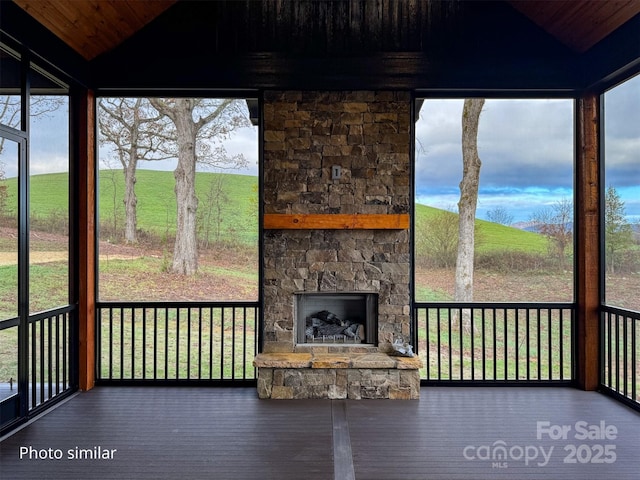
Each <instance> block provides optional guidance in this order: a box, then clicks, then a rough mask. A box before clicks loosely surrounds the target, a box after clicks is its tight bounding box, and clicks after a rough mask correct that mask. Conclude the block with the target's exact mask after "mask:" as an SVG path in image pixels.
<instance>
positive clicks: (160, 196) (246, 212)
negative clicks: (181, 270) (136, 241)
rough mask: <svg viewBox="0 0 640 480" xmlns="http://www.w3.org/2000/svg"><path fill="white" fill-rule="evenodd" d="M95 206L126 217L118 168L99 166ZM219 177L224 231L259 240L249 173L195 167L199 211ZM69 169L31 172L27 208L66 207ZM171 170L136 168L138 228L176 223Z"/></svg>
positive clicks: (12, 187)
mask: <svg viewBox="0 0 640 480" xmlns="http://www.w3.org/2000/svg"><path fill="white" fill-rule="evenodd" d="M99 175H100V181H99V208H100V220H101V223H102V224H109V225H110V224H112V223H113V221H114V212H115V218H116V219H117V221H118V225H120V226H121V225H122V221H123V218H124V205H123V203H122V199H123V196H124V175H123V174H122V172H121V171H119V170H101V171H100V174H99ZM217 178H221V179H222V185H223V187H222V190H223V192H224V195H225V197H226V201H224V202H221V218H222V228H221V230H222V234H223V236H225V237H227V238H231V239H233V240H234V241H236V242H242V243H254V244H255V243H256V242H257V223H258V221H257V211H258V210H257V208H258V207H257V197H258V193H257V184H258V179H257V178H256V177H253V176H249V175H236V174H220V173H208V172H199V173H197V176H196V192H197V195H198V198H199V199H200V204H199V211H200V212H201V213H203V212H204V211H205V209H206V208H207V200H206V199H207V192H208V191H209V189H210V185H211V182H212V181H214V180H215V179H217ZM67 182H68V174H66V173H52V174H45V175H34V176H32V177H31V212H32V215H35V216H37V217H40V218H44V217H48V216H51V215H58V214H60V213H61V212H64V211H65V210H66V204H67V197H68V188H67ZM174 182H175V181H174V178H173V172H164V171H156V170H138V172H137V182H136V195H137V197H138V228H139V229H141V230H144V231H147V232H151V233H153V234H155V235H164V234H165V233H167V232H168V233H169V234H172V233H173V232H174V231H175V224H176V200H175V193H174ZM7 185H8V187H9V195H10V199H9V205H15V195H16V188H17V187H16V179H15V178H11V179H8V180H7Z"/></svg>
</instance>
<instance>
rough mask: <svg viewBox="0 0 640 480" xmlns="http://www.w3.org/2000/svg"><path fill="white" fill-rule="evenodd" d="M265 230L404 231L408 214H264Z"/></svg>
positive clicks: (407, 224)
mask: <svg viewBox="0 0 640 480" xmlns="http://www.w3.org/2000/svg"><path fill="white" fill-rule="evenodd" d="M263 226H264V228H265V229H267V230H280V229H283V230H406V229H408V228H409V214H407V213H400V214H342V213H335V214H332V213H329V214H275V213H272V214H265V215H264V219H263Z"/></svg>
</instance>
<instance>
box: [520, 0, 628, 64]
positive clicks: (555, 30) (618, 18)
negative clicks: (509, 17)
mask: <svg viewBox="0 0 640 480" xmlns="http://www.w3.org/2000/svg"><path fill="white" fill-rule="evenodd" d="M509 3H510V4H511V5H512V6H513V7H514V8H515V9H516V10H518V11H520V12H521V13H523V14H524V15H526V16H527V17H529V18H530V19H531V20H532V21H533V22H534V23H536V24H537V25H538V26H540V27H541V28H542V29H544V30H545V31H546V32H548V33H550V34H551V35H553V36H554V37H556V38H557V39H558V40H560V41H561V42H562V43H564V44H565V45H566V46H568V47H570V48H572V49H573V50H575V51H577V52H580V53H583V52H586V51H587V50H589V49H590V48H591V47H593V46H594V45H595V44H596V43H598V42H599V41H600V40H602V39H603V38H605V37H606V36H607V35H609V34H610V33H612V32H614V31H615V30H616V29H617V28H619V27H620V26H622V25H623V24H624V23H625V22H626V21H627V20H630V19H631V18H632V17H634V16H635V15H637V14H639V13H640V1H639V0H606V1H605V0H601V1H596V0H589V1H578V0H554V1H549V0H510V1H509Z"/></svg>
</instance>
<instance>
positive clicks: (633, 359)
mask: <svg viewBox="0 0 640 480" xmlns="http://www.w3.org/2000/svg"><path fill="white" fill-rule="evenodd" d="M632 322H633V323H632V324H631V365H632V368H631V398H632V399H633V400H636V401H637V400H638V392H637V386H636V383H637V382H638V367H637V365H638V363H637V352H636V348H637V344H636V334H637V330H636V325H637V323H638V321H637V320H635V319H632Z"/></svg>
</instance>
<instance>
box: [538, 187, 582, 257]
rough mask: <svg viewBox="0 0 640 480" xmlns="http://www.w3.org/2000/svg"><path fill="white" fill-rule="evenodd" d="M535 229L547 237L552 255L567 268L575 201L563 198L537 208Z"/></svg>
mask: <svg viewBox="0 0 640 480" xmlns="http://www.w3.org/2000/svg"><path fill="white" fill-rule="evenodd" d="M531 221H532V223H533V224H534V228H535V230H536V231H537V232H538V233H540V234H542V235H544V236H545V237H547V239H548V240H549V250H550V254H551V255H552V256H555V257H556V258H557V259H558V264H559V266H560V268H563V269H564V268H566V264H567V258H566V253H567V249H568V248H569V247H570V246H571V245H572V242H573V229H572V227H573V203H572V202H571V200H569V199H568V198H562V199H560V200H558V201H557V202H555V203H554V204H552V205H551V206H549V207H545V208H541V209H539V210H536V211H535V212H534V213H533V215H532V216H531Z"/></svg>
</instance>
